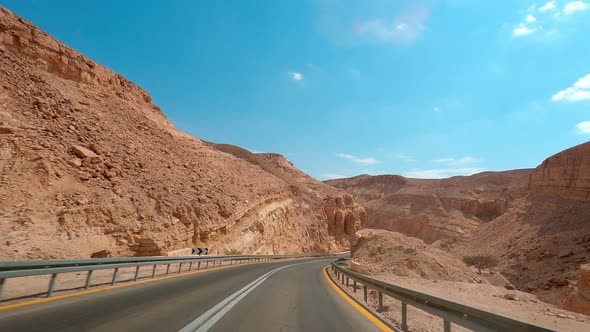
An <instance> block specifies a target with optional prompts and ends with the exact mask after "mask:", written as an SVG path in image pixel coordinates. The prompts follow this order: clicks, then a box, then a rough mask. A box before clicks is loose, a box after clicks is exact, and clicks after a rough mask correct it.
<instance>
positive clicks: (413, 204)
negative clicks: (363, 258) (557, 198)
mask: <svg viewBox="0 0 590 332" xmlns="http://www.w3.org/2000/svg"><path fill="white" fill-rule="evenodd" d="M530 172H531V170H516V171H509V172H484V173H480V174H476V175H472V176H458V177H453V178H449V179H440V180H429V179H411V178H405V177H402V176H398V175H378V176H369V175H361V176H357V177H353V178H348V179H338V180H330V181H326V183H328V184H330V185H332V186H335V187H339V188H342V189H344V190H346V191H347V192H349V193H351V194H353V195H354V197H355V199H357V200H358V201H359V203H361V204H362V205H363V206H365V207H366V208H367V221H366V226H367V227H369V228H381V229H386V230H390V231H394V232H400V233H403V234H405V235H408V236H413V237H418V238H420V239H422V240H424V241H426V242H427V243H433V242H436V241H438V240H441V241H446V242H452V241H453V240H454V239H456V238H458V237H459V236H462V235H464V234H466V233H469V232H470V231H472V230H473V229H475V228H477V227H478V226H479V225H480V224H481V223H484V222H489V221H491V220H493V219H495V218H497V217H499V216H501V215H502V214H504V213H505V212H506V211H507V210H508V209H509V207H510V206H511V204H512V202H513V201H514V200H515V199H518V198H520V197H523V196H524V195H525V194H526V184H527V181H528V175H529V174H530Z"/></svg>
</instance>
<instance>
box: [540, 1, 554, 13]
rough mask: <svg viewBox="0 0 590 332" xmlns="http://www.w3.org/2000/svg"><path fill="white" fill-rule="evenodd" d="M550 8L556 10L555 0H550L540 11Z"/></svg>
mask: <svg viewBox="0 0 590 332" xmlns="http://www.w3.org/2000/svg"><path fill="white" fill-rule="evenodd" d="M549 10H555V1H549V2H547V3H546V4H545V5H544V6H543V7H541V8H539V11H540V12H542V13H544V12H546V11H549Z"/></svg>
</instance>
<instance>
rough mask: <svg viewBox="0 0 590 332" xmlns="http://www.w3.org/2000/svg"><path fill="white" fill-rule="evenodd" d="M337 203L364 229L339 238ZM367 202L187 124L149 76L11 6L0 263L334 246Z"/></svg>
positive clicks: (2, 32) (1, 30) (2, 87)
mask: <svg viewBox="0 0 590 332" xmlns="http://www.w3.org/2000/svg"><path fill="white" fill-rule="evenodd" d="M236 149H237V148H236ZM242 151H245V150H242ZM228 152H229V153H228ZM253 161H255V162H253ZM325 208H326V209H328V210H330V211H331V209H332V208H334V209H336V210H337V211H341V213H344V214H346V215H349V214H350V215H353V216H354V217H353V219H354V221H355V222H354V225H353V227H352V229H351V230H349V231H346V230H345V226H344V225H339V227H340V228H339V229H337V230H334V229H332V228H330V232H331V233H332V234H333V235H330V234H329V232H328V230H329V227H328V226H329V225H332V224H333V221H332V220H333V218H331V216H328V215H326V213H325V212H324V209H325ZM362 211H363V209H362V208H361V207H359V206H358V205H356V204H355V203H354V202H352V199H351V197H350V196H347V195H346V194H345V193H344V192H343V191H341V190H336V189H334V188H330V187H329V186H326V185H324V184H322V183H319V182H317V181H315V180H313V179H311V178H309V177H307V176H305V174H303V173H301V172H299V171H298V170H297V169H295V168H294V167H293V166H292V165H290V164H289V163H288V162H287V161H286V159H284V158H283V157H281V156H279V155H267V154H262V155H256V154H251V153H249V152H248V153H244V154H243V156H240V155H237V154H236V153H232V152H231V151H228V150H227V149H224V148H222V147H220V146H216V145H212V144H209V143H206V142H203V141H201V140H199V139H198V138H195V137H192V136H189V135H187V134H185V133H182V132H180V131H178V130H176V129H175V128H174V126H173V125H172V123H170V121H168V120H167V119H166V117H165V116H164V114H163V113H162V112H161V110H160V109H159V108H158V107H157V106H155V105H154V104H153V103H152V102H151V99H150V96H149V94H148V93H147V92H145V91H143V90H142V89H141V88H139V87H138V86H137V85H135V84H133V83H132V82H129V81H128V80H126V79H125V78H124V77H123V76H121V75H118V74H116V73H114V72H112V71H110V70H109V69H107V68H105V67H103V66H101V65H99V64H96V63H94V62H92V61H91V60H89V59H88V58H86V57H84V56H83V55H81V54H79V53H77V52H76V51H75V50H73V49H71V48H69V47H67V46H65V45H63V44H62V43H60V42H59V41H57V40H55V39H54V38H52V37H51V36H49V35H47V34H46V33H45V32H43V31H41V30H40V29H38V28H36V27H35V26H33V25H32V24H31V23H29V22H27V21H25V20H23V19H22V18H19V17H18V16H16V15H15V14H13V13H11V12H9V11H8V10H6V9H4V8H2V7H0V259H33V258H58V257H59V258H66V257H90V256H91V254H93V253H96V255H99V256H100V255H112V256H127V255H160V254H164V253H165V252H167V251H170V250H174V249H181V248H186V247H193V246H206V247H209V248H211V249H212V252H213V253H224V252H225V251H228V250H229V251H237V252H244V253H286V252H309V251H326V250H331V249H339V245H338V244H337V243H338V242H339V243H346V242H347V235H346V234H352V233H351V232H352V230H356V229H358V228H359V227H360V222H361V220H362ZM338 234H340V235H341V236H339V237H335V236H334V235H338ZM334 240H336V242H335V241H334ZM96 255H95V256H96Z"/></svg>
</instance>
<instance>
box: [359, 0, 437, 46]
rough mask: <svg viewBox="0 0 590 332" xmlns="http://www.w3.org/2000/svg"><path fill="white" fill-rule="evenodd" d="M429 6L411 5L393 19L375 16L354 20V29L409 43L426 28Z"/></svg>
mask: <svg viewBox="0 0 590 332" xmlns="http://www.w3.org/2000/svg"><path fill="white" fill-rule="evenodd" d="M427 21H428V8H426V7H425V6H411V7H408V8H406V9H405V10H404V11H403V12H402V13H401V14H400V15H398V16H397V17H396V18H394V19H393V20H391V19H389V20H388V19H384V18H375V19H370V20H366V21H359V20H354V21H353V22H352V29H353V31H354V32H355V33H356V34H357V35H359V36H363V37H367V38H371V39H375V40H379V41H383V42H392V43H408V42H413V41H414V40H416V39H417V38H418V37H419V36H420V35H421V34H422V32H424V31H425V30H426V23H427Z"/></svg>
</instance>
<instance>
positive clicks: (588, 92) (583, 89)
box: [551, 74, 590, 101]
mask: <svg viewBox="0 0 590 332" xmlns="http://www.w3.org/2000/svg"><path fill="white" fill-rule="evenodd" d="M551 100H553V101H582V100H590V74H588V75H586V76H584V77H582V78H580V79H579V80H577V81H576V82H575V83H574V85H573V86H570V87H568V88H566V89H565V90H561V91H559V92H558V93H556V94H554V95H553V96H552V97H551Z"/></svg>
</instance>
